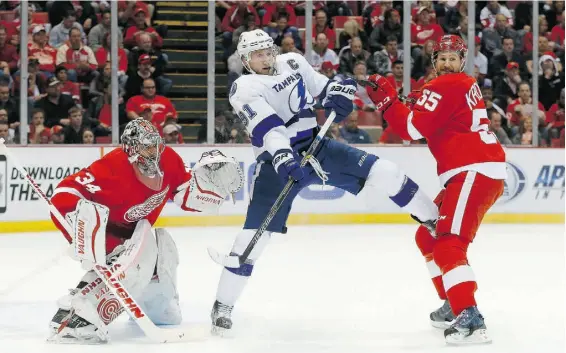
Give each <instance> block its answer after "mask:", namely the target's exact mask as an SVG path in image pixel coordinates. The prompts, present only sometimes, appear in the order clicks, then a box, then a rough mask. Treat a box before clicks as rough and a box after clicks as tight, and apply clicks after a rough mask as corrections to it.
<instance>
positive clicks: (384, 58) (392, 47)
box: [373, 36, 403, 76]
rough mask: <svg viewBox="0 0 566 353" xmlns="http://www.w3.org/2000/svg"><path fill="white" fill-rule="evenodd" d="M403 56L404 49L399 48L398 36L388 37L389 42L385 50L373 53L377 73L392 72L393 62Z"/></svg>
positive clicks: (383, 74)
mask: <svg viewBox="0 0 566 353" xmlns="http://www.w3.org/2000/svg"><path fill="white" fill-rule="evenodd" d="M402 58H403V50H401V49H398V43H397V37H395V36H390V37H389V38H387V44H386V45H385V47H384V48H383V50H381V51H378V52H376V53H375V54H373V60H374V61H375V63H376V70H377V73H378V74H380V75H382V76H385V75H387V74H389V73H391V64H392V63H394V62H395V61H397V60H399V59H402Z"/></svg>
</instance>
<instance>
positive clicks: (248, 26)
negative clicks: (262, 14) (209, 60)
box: [225, 13, 257, 53]
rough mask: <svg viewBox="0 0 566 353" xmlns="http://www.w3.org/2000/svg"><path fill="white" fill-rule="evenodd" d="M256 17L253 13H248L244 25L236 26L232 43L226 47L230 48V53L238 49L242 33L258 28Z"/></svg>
mask: <svg viewBox="0 0 566 353" xmlns="http://www.w3.org/2000/svg"><path fill="white" fill-rule="evenodd" d="M256 28H257V26H256V18H255V15H254V14H253V13H247V14H246V18H245V20H244V22H243V23H242V25H241V26H240V27H238V28H236V29H235V30H234V32H233V34H232V44H231V45H230V46H227V47H226V48H225V49H226V50H228V49H229V50H230V53H232V52H233V51H235V50H236V48H237V47H238V41H239V40H240V35H241V34H242V33H244V32H248V31H253V30H254V29H256Z"/></svg>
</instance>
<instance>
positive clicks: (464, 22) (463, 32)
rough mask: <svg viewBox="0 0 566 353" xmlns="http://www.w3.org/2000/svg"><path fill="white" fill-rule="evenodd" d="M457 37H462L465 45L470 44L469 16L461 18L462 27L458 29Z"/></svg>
mask: <svg viewBox="0 0 566 353" xmlns="http://www.w3.org/2000/svg"><path fill="white" fill-rule="evenodd" d="M455 34H456V35H457V36H460V37H461V38H462V39H463V40H464V42H465V43H467V42H468V16H462V17H460V25H459V26H458V28H456V33H455Z"/></svg>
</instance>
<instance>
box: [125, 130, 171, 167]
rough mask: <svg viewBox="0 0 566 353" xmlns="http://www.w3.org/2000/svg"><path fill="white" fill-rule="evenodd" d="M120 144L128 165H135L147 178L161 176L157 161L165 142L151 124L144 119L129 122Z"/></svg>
mask: <svg viewBox="0 0 566 353" xmlns="http://www.w3.org/2000/svg"><path fill="white" fill-rule="evenodd" d="M120 142H121V143H122V150H123V151H124V152H125V153H126V154H127V155H128V160H129V161H130V163H132V164H136V166H137V167H138V168H139V170H140V172H141V173H142V174H144V175H146V176H148V177H155V176H156V175H160V176H162V175H163V173H162V172H161V170H160V169H159V160H160V158H161V154H162V153H163V150H164V149H165V141H163V138H162V137H161V135H159V131H157V128H156V127H155V126H153V124H152V123H150V122H149V121H147V120H144V119H134V120H132V121H130V122H129V123H128V125H126V128H125V129H124V132H123V133H122V136H121V137H120Z"/></svg>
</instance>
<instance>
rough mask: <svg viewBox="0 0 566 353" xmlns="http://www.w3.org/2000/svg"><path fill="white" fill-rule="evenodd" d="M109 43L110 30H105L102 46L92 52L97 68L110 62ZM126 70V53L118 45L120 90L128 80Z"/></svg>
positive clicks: (110, 39) (102, 67)
mask: <svg viewBox="0 0 566 353" xmlns="http://www.w3.org/2000/svg"><path fill="white" fill-rule="evenodd" d="M91 33H92V32H91ZM111 43H112V36H111V35H110V32H107V33H106V35H105V36H104V39H103V40H102V46H101V47H99V48H98V50H96V52H95V54H94V56H95V58H96V61H97V62H98V68H99V69H104V67H105V66H106V64H107V63H108V62H110V52H111V48H110V46H111ZM126 71H128V54H127V53H126V51H125V50H124V48H120V46H118V84H119V85H120V88H121V89H122V90H124V88H125V87H126V82H127V81H128V76H127V75H126Z"/></svg>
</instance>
